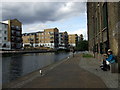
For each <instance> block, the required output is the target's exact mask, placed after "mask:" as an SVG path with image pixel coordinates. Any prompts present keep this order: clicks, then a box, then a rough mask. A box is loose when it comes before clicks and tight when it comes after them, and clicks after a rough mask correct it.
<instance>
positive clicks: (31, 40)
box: [22, 33, 36, 47]
mask: <svg viewBox="0 0 120 90" xmlns="http://www.w3.org/2000/svg"><path fill="white" fill-rule="evenodd" d="M22 40H23V47H35V46H36V33H24V34H23V35H22Z"/></svg>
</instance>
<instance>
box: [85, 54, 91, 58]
mask: <svg viewBox="0 0 120 90" xmlns="http://www.w3.org/2000/svg"><path fill="white" fill-rule="evenodd" d="M83 57H84V58H93V56H92V55H91V54H83Z"/></svg>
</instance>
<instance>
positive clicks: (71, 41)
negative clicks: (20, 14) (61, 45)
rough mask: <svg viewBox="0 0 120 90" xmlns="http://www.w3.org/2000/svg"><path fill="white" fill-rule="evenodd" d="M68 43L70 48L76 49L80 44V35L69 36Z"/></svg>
mask: <svg viewBox="0 0 120 90" xmlns="http://www.w3.org/2000/svg"><path fill="white" fill-rule="evenodd" d="M68 42H69V45H70V46H73V47H76V45H77V43H78V35H77V34H69V35H68Z"/></svg>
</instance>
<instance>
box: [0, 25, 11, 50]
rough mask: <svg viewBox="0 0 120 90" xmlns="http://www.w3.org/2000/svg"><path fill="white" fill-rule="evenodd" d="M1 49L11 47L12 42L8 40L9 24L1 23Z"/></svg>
mask: <svg viewBox="0 0 120 90" xmlns="http://www.w3.org/2000/svg"><path fill="white" fill-rule="evenodd" d="M0 49H5V50H8V49H11V44H10V42H8V24H5V23H0Z"/></svg>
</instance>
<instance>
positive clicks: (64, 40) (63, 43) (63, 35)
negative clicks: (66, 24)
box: [59, 32, 68, 49]
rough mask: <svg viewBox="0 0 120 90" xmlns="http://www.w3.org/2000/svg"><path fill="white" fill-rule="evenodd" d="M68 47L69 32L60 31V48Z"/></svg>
mask: <svg viewBox="0 0 120 90" xmlns="http://www.w3.org/2000/svg"><path fill="white" fill-rule="evenodd" d="M67 48H68V33H67V32H59V49H67Z"/></svg>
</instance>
